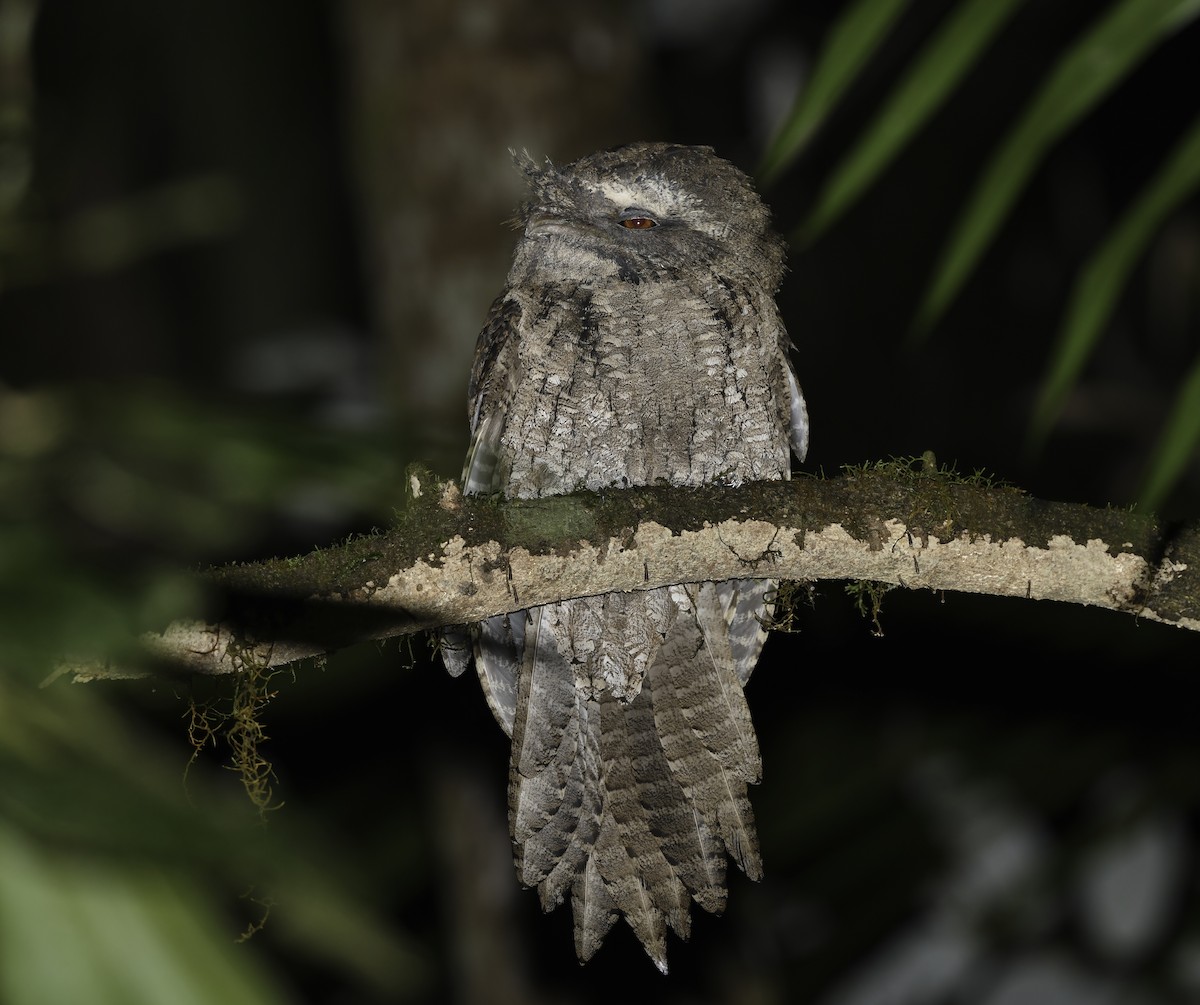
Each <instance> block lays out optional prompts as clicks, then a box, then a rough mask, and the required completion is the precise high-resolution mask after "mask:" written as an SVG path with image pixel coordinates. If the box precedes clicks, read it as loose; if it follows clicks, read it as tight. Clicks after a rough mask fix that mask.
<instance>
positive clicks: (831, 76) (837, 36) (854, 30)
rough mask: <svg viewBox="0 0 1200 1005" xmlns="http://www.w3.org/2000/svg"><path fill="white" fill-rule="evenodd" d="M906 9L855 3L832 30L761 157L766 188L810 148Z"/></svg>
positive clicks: (898, 0)
mask: <svg viewBox="0 0 1200 1005" xmlns="http://www.w3.org/2000/svg"><path fill="white" fill-rule="evenodd" d="M907 5H908V0H858V2H857V3H854V4H852V5H851V6H850V8H849V9H848V10H847V11H846V13H845V14H843V15H842V17H841V19H840V20H839V21H838V22H837V24H835V25H834V26H833V28H832V29H830V32H829V38H828V40H827V41H826V43H825V45H824V46H823V47H822V49H821V55H820V58H819V59H818V62H817V65H816V68H815V69H814V70H813V74H812V79H811V80H809V81H808V83H807V85H806V86H805V87H804V88H803V90H802V91H801V93H800V97H799V99H798V100H797V102H796V105H795V107H794V108H793V109H792V111H791V113H790V114H789V115H788V117H787V120H786V121H785V122H784V124H783V125H782V126H781V127H780V130H779V133H778V134H777V135H776V137H775V140H774V142H773V143H772V144H771V145H770V147H769V148H768V150H767V153H766V156H765V157H764V158H763V162H762V166H761V168H760V169H759V175H760V176H761V178H762V180H763V183H764V184H767V183H769V182H771V181H773V180H774V179H775V178H776V177H778V176H779V174H780V173H781V172H782V171H783V170H784V169H785V168H787V167H788V166H789V165H790V164H791V163H792V162H793V161H794V160H795V159H796V157H797V156H798V155H799V154H800V152H801V151H802V150H803V149H804V148H805V146H807V145H808V142H809V140H811V139H812V137H813V136H814V135H815V134H816V132H817V130H818V129H820V128H821V125H822V124H823V123H824V121H825V119H826V117H827V116H828V115H829V112H830V111H831V110H832V108H833V107H834V106H835V105H836V104H837V103H838V101H840V100H841V97H842V94H843V93H844V92H845V90H846V88H848V87H849V86H850V85H851V84H852V83H853V82H854V79H855V77H856V76H857V75H858V72H859V70H860V69H861V68H862V67H863V66H864V65H865V64H866V63H867V61H868V60H869V59H870V58H871V55H872V54H873V53H874V52H875V49H876V48H877V47H878V45H879V43H880V42H881V41H883V37H884V36H885V35H886V34H887V32H888V30H889V29H890V28H891V27H892V25H893V24H894V23H895V22H896V19H897V18H898V17H899V16H900V15H901V13H903V11H904V8H905V7H906V6H907Z"/></svg>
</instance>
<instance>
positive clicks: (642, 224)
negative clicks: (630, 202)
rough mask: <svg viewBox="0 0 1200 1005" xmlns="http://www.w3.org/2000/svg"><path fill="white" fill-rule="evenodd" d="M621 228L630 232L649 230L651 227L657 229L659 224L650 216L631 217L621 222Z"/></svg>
mask: <svg viewBox="0 0 1200 1005" xmlns="http://www.w3.org/2000/svg"><path fill="white" fill-rule="evenodd" d="M621 226H622V227H628V228H629V229H630V230H649V229H650V228H651V227H657V226H658V222H657V221H655V220H652V219H650V217H648V216H629V217H626V218H625V219H624V220H622V221H621Z"/></svg>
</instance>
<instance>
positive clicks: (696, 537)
mask: <svg viewBox="0 0 1200 1005" xmlns="http://www.w3.org/2000/svg"><path fill="white" fill-rule="evenodd" d="M410 484H411V488H412V499H411V500H410V501H409V506H408V508H407V510H406V512H405V513H404V514H403V516H402V517H401V519H400V521H399V523H398V525H397V526H396V527H395V528H394V529H393V530H390V531H388V532H386V533H381V534H378V535H376V536H371V537H365V538H358V539H355V540H352V541H349V542H347V543H346V544H343V545H340V546H338V547H333V548H328V549H323V550H318V551H314V552H312V553H310V554H308V555H305V556H303V557H298V558H293V559H283V560H273V561H270V562H264V563H258V564H253V565H243V566H231V567H227V568H223V569H218V570H216V571H214V572H213V573H211V574H210V579H211V582H212V584H213V585H214V587H216V589H217V590H218V591H219V593H220V594H221V596H222V597H223V598H224V601H225V612H226V613H225V614H224V615H223V616H220V617H216V618H214V619H212V620H206V621H200V620H197V621H192V622H179V623H176V624H173V625H171V626H169V627H168V628H167V629H165V630H164V631H162V632H160V633H152V634H150V635H147V636H145V637H144V638H143V640H142V641H143V643H144V648H145V652H146V653H147V655H148V658H149V659H150V660H151V661H152V662H155V663H158V664H166V665H167V666H169V667H173V668H175V669H179V670H186V671H191V672H200V673H210V674H211V673H229V672H235V671H238V670H239V669H241V668H242V667H244V666H246V665H248V664H250V663H252V664H253V665H255V666H260V667H261V666H280V665H283V664H286V663H290V662H293V661H296V660H299V659H304V658H307V657H311V656H320V655H323V654H327V653H329V652H331V651H333V650H335V649H338V648H342V647H344V646H346V645H350V644H352V643H355V642H359V641H363V640H366V639H382V638H388V637H392V636H396V635H403V634H408V633H412V632H417V631H421V630H423V629H432V628H438V627H442V626H445V625H455V624H462V623H465V622H470V621H477V620H479V619H481V618H484V617H488V616H490V615H493V614H500V613H504V612H508V611H514V610H520V609H522V608H526V607H531V606H536V605H538V604H545V603H550V602H553V601H557V600H562V599H567V598H570V597H581V596H590V595H594V594H598V593H606V592H609V591H612V590H645V589H654V588H655V587H660V586H666V585H669V584H673V583H686V582H699V581H704V580H721V579H736V578H756V577H762V578H770V579H778V580H800V581H816V580H821V579H850V580H871V581H876V582H881V583H888V584H893V585H895V586H901V587H906V588H908V589H927V590H950V591H960V592H967V593H986V594H992V595H995V596H1015V597H1025V598H1027V599H1030V600H1059V601H1065V602H1068V603H1076V604H1086V605H1093V606H1098V607H1106V608H1109V609H1111V610H1114V611H1121V612H1125V613H1128V614H1132V615H1134V616H1136V617H1141V618H1148V619H1151V620H1155V621H1163V622H1166V623H1168V624H1173V625H1176V626H1178V627H1181V628H1188V629H1192V630H1193V631H1195V630H1200V525H1194V524H1193V525H1188V526H1186V527H1183V528H1179V529H1174V530H1168V529H1164V528H1163V527H1162V526H1161V525H1160V524H1159V523H1158V522H1157V521H1156V520H1155V518H1154V517H1152V516H1147V515H1142V514H1138V513H1133V512H1127V511H1119V510H1112V509H1103V510H1100V509H1094V508H1090V507H1087V506H1082V505H1077V504H1072V503H1055V502H1045V501H1042V500H1039V499H1035V498H1033V497H1031V496H1028V495H1026V494H1024V493H1022V492H1020V491H1019V490H1016V489H1013V488H1009V487H1004V486H995V485H990V484H986V483H983V482H977V481H974V480H972V479H966V480H964V479H961V478H959V477H958V476H955V475H948V474H946V473H945V472H922V471H914V470H912V469H911V468H909V467H908V466H906V465H904V464H901V463H895V464H880V465H874V466H869V467H867V468H865V469H863V470H858V471H852V472H849V473H847V474H845V475H843V476H840V477H838V478H833V479H829V480H825V479H817V478H810V477H800V478H797V479H795V480H793V481H791V482H760V483H754V484H746V485H742V486H739V487H736V488H728V487H719V486H714V487H709V488H704V489H682V488H671V487H652V488H638V489H628V490H621V491H611V492H607V493H600V494H592V493H580V494H577V495H572V496H558V497H553V498H546V499H534V500H520V501H505V500H498V499H464V498H463V497H462V496H461V495H460V494H459V492H458V489H457V486H455V485H453V484H451V483H448V482H444V481H440V480H438V479H436V478H434V477H433V476H432V475H429V474H428V473H427V472H423V471H417V470H414V471H413V472H412V473H411V475H410ZM64 669H67V670H70V671H73V672H74V673H75V674H76V677H77V679H88V678H94V677H102V676H125V675H127V673H122V671H120V670H118V669H115V668H112V667H106V666H99V665H96V664H94V663H93V664H80V663H76V664H73V665H70V666H68V667H65V668H64Z"/></svg>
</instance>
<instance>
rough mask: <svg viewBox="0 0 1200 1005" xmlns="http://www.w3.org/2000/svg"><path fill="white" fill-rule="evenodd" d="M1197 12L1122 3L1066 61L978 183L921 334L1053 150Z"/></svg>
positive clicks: (944, 260)
mask: <svg viewBox="0 0 1200 1005" xmlns="http://www.w3.org/2000/svg"><path fill="white" fill-rule="evenodd" d="M1197 13H1200V0H1118V2H1117V3H1115V4H1113V5H1112V6H1111V7H1110V8H1109V9H1108V11H1107V13H1106V14H1105V15H1104V16H1103V17H1102V18H1101V19H1100V21H1099V23H1097V24H1096V25H1094V26H1093V27H1092V29H1091V30H1090V31H1089V32H1088V33H1087V34H1086V35H1085V36H1084V37H1083V38H1082V39H1080V40H1079V41H1078V42H1077V43H1076V44H1075V45H1074V46H1072V47H1071V49H1070V50H1069V51H1068V52H1067V53H1066V55H1064V56H1063V58H1062V59H1061V60H1059V62H1058V64H1057V65H1056V66H1055V68H1054V70H1053V71H1052V72H1051V74H1050V77H1049V79H1048V80H1047V81H1046V83H1045V85H1044V86H1043V87H1042V88H1041V90H1040V91H1039V92H1038V93H1037V95H1036V96H1035V97H1034V98H1033V100H1032V101H1031V102H1030V104H1029V105H1028V106H1027V108H1026V110H1025V112H1024V114H1023V115H1022V116H1021V118H1020V120H1019V121H1018V122H1017V124H1016V125H1015V126H1014V127H1013V128H1012V129H1011V130H1010V131H1009V133H1008V135H1007V136H1006V137H1005V139H1004V141H1003V143H1002V144H1001V146H1000V150H999V152H998V153H997V154H996V155H995V156H994V157H993V158H992V160H991V162H990V164H989V165H988V167H987V169H986V171H985V172H984V174H983V177H982V179H981V180H980V181H979V182H978V184H977V185H976V186H975V190H974V192H973V193H972V195H971V198H970V201H969V203H968V206H967V209H966V210H965V211H964V212H963V214H962V215H961V217H960V218H959V221H958V224H957V226H956V228H955V231H954V234H953V236H952V237H951V239H950V241H949V242H948V244H947V247H946V251H945V252H944V253H943V254H942V257H941V261H940V262H939V263H938V266H937V268H936V269H935V270H934V280H933V282H932V284H931V286H930V288H929V291H928V292H927V294H926V296H925V300H924V303H923V304H922V306H921V309H920V311H919V312H918V315H917V321H916V325H915V328H916V333H917V334H918V336H920V335H923V334H925V333H926V332H928V331H929V329H930V328H931V327H932V326H933V325H934V323H935V322H936V321H937V320H938V318H940V317H941V315H942V314H943V312H944V311H945V310H946V308H947V307H948V306H949V304H950V302H951V301H952V300H953V299H954V297H955V296H956V295H957V294H958V291H959V289H961V287H962V285H963V283H964V282H966V280H967V277H968V276H970V274H971V272H972V271H973V269H974V268H975V265H976V263H977V262H978V261H979V259H980V257H981V256H982V255H983V252H984V250H985V249H986V248H987V246H988V245H989V244H990V243H991V240H992V238H993V237H994V236H995V234H996V231H997V230H998V229H999V227H1000V225H1001V224H1002V223H1003V221H1004V218H1005V215H1006V214H1007V213H1008V210H1009V209H1010V207H1011V206H1012V204H1013V203H1014V202H1015V201H1016V199H1017V197H1018V196H1019V195H1020V193H1021V191H1022V189H1023V188H1024V187H1025V183H1026V182H1027V181H1028V180H1029V178H1030V176H1031V175H1032V174H1033V172H1034V170H1035V168H1036V167H1037V166H1038V164H1039V163H1040V161H1041V159H1042V156H1043V154H1044V153H1045V151H1046V149H1047V148H1048V147H1049V146H1050V145H1051V144H1053V143H1054V142H1055V141H1056V140H1058V139H1059V138H1060V137H1061V136H1062V135H1063V134H1064V133H1065V132H1066V131H1067V130H1068V129H1070V128H1071V127H1072V126H1073V125H1074V124H1075V123H1076V122H1077V121H1078V120H1079V119H1080V118H1082V117H1083V116H1084V115H1085V114H1087V112H1089V111H1090V110H1091V109H1092V108H1093V107H1095V105H1096V104H1097V103H1099V102H1100V101H1101V100H1102V99H1103V98H1104V96H1105V95H1106V94H1108V93H1109V91H1111V90H1112V89H1113V88H1114V87H1115V86H1116V85H1117V84H1119V83H1120V82H1121V80H1122V79H1124V77H1125V76H1126V75H1127V74H1128V73H1129V72H1130V71H1131V70H1132V69H1133V68H1134V66H1136V65H1137V63H1138V61H1139V60H1140V59H1141V58H1142V57H1143V56H1145V55H1146V53H1147V52H1149V50H1150V49H1151V48H1152V47H1153V46H1154V45H1155V44H1156V43H1158V42H1159V41H1161V40H1162V39H1163V38H1164V37H1165V36H1166V35H1167V34H1169V33H1170V32H1172V31H1174V30H1176V29H1177V28H1179V27H1180V26H1181V25H1182V24H1184V23H1185V22H1186V21H1188V20H1190V19H1191V18H1193V17H1195V16H1196V14H1197Z"/></svg>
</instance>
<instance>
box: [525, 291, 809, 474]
mask: <svg viewBox="0 0 1200 1005" xmlns="http://www.w3.org/2000/svg"><path fill="white" fill-rule="evenodd" d="M610 285H611V287H612V288H608V287H605V288H603V289H595V288H593V289H588V288H583V287H581V288H579V289H577V290H576V291H574V293H573V294H572V295H569V296H560V297H559V298H557V299H555V300H553V301H552V302H543V303H541V304H540V305H539V306H538V308H537V309H536V310H534V311H528V310H527V311H526V318H527V319H529V320H528V323H527V324H526V325H525V327H523V329H522V331H521V333H520V344H519V349H518V358H517V363H518V365H517V373H516V374H515V378H516V379H515V381H514V392H513V397H512V400H511V401H510V403H509V408H508V418H507V422H506V428H505V433H504V436H503V441H502V450H503V454H504V466H505V468H506V469H507V477H506V482H507V485H508V494H510V495H516V496H535V495H553V494H559V493H563V492H571V491H574V490H576V489H580V488H587V489H593V490H596V489H601V488H605V487H609V486H614V485H615V486H627V485H649V484H654V483H656V482H660V481H663V482H667V483H669V484H678V485H701V484H705V483H709V482H714V481H741V480H748V479H755V478H780V477H783V476H784V474H785V473H786V471H787V465H788V445H787V424H786V422H785V421H783V419H782V417H783V416H785V415H786V411H781V407H780V402H779V395H780V389H779V388H776V387H775V386H774V385H775V383H777V382H778V380H779V377H778V366H777V365H776V361H774V360H773V358H772V355H771V352H770V351H769V348H770V347H767V346H764V345H763V343H762V340H761V337H760V332H759V331H758V329H757V327H756V326H755V325H754V324H753V323H752V320H751V318H750V317H748V316H746V315H744V314H743V313H741V312H740V311H739V310H738V309H737V307H736V304H728V303H723V302H721V297H720V296H718V293H719V291H715V292H714V291H708V293H707V294H706V293H705V292H696V291H695V290H693V289H691V288H688V287H686V286H682V285H677V284H668V283H655V284H642V285H635V284H620V283H614V284H610ZM714 300H715V301H716V302H714Z"/></svg>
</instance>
